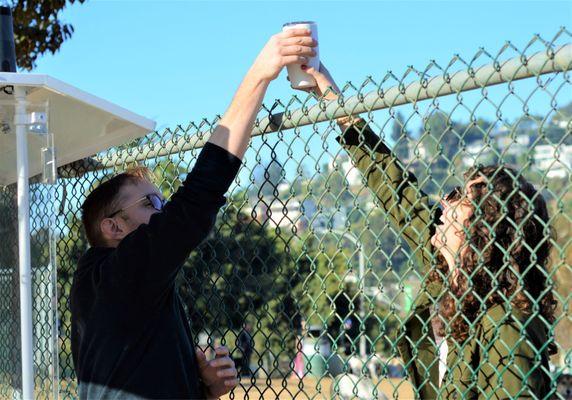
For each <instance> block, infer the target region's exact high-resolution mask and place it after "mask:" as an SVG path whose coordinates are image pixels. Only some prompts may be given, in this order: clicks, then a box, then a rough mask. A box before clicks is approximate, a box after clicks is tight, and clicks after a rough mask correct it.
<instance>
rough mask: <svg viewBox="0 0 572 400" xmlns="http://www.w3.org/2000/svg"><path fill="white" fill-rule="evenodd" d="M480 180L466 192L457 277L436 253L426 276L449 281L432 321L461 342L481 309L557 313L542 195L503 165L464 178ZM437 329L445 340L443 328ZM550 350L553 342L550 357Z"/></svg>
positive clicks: (476, 169) (551, 235)
mask: <svg viewBox="0 0 572 400" xmlns="http://www.w3.org/2000/svg"><path fill="white" fill-rule="evenodd" d="M479 177H483V178H484V179H483V182H480V183H475V184H473V185H472V186H471V188H470V190H471V192H472V195H473V198H472V200H471V201H472V207H473V212H472V215H471V216H470V217H469V218H468V219H467V221H465V226H464V231H465V235H464V236H465V243H464V245H463V250H462V251H461V256H460V260H459V263H460V266H459V268H460V270H461V271H462V273H460V274H457V277H456V278H453V274H450V273H449V267H448V265H447V263H446V262H445V259H444V257H443V256H442V255H441V254H439V255H438V261H437V268H435V269H433V271H432V272H431V274H430V275H429V281H430V282H435V281H438V282H441V283H443V281H444V280H445V279H446V280H447V281H448V284H447V285H446V287H447V288H448V289H449V290H448V291H447V292H446V293H445V294H444V295H443V297H442V298H441V300H440V302H439V315H438V316H437V318H438V319H439V320H440V321H441V322H442V321H447V325H448V327H449V329H450V334H451V336H452V337H453V339H455V340H456V341H458V342H461V343H462V342H464V341H465V340H466V339H467V337H468V336H469V324H470V323H474V322H477V321H478V320H479V319H480V318H482V316H483V315H484V313H483V312H482V308H483V306H485V307H486V308H487V309H489V308H491V307H492V306H494V305H496V304H507V303H510V304H511V306H512V307H513V309H518V310H520V311H521V312H522V313H523V314H524V315H531V314H532V313H533V308H534V309H536V307H538V312H539V314H540V315H541V316H542V317H544V319H546V320H547V321H549V322H553V321H554V312H555V309H556V301H555V299H554V294H553V287H552V285H551V281H550V279H549V273H548V261H549V254H550V250H551V247H552V245H551V242H552V240H553V238H554V233H553V231H552V229H551V226H550V218H549V215H548V208H547V206H546V201H545V200H544V198H543V197H542V194H541V193H540V192H538V191H537V190H536V189H535V188H534V186H533V185H532V184H530V183H529V182H528V181H527V180H526V179H525V178H524V177H523V176H522V175H521V174H520V173H518V172H517V171H516V170H515V169H513V168H509V167H506V166H502V165H493V166H476V167H473V168H471V169H469V170H468V171H467V172H466V173H465V179H466V180H467V181H469V180H473V179H477V178H479ZM439 316H440V317H439ZM437 326H438V327H439V328H438V330H439V331H440V335H442V336H444V335H445V324H444V323H439V322H438V323H437ZM555 350H556V346H555V345H554V343H552V346H550V347H549V352H550V353H551V354H552V353H555V352H556V351H555Z"/></svg>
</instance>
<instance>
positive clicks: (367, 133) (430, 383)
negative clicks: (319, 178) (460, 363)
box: [307, 66, 441, 400]
mask: <svg viewBox="0 0 572 400" xmlns="http://www.w3.org/2000/svg"><path fill="white" fill-rule="evenodd" d="M307 71H308V72H309V73H310V74H312V75H313V76H314V78H315V79H316V81H317V83H318V87H317V90H316V92H317V93H316V94H317V95H319V96H324V97H325V99H327V100H334V99H336V98H337V93H339V89H338V87H337V86H336V85H335V83H334V81H333V79H332V77H331V75H330V73H329V72H328V70H327V69H325V68H324V67H323V66H321V68H320V71H319V72H318V71H315V70H313V69H311V68H310V69H308V70H307ZM328 89H329V90H328ZM338 124H339V125H340V128H341V130H342V135H341V136H340V137H338V138H337V140H338V142H339V143H340V144H341V145H342V146H343V148H344V149H345V150H346V151H347V152H348V154H349V155H350V156H351V158H352V161H353V162H354V164H355V165H356V167H357V168H358V169H359V170H360V172H361V173H362V174H363V176H364V177H365V179H366V184H367V187H368V188H369V189H370V190H371V191H372V192H373V194H375V196H376V197H377V198H378V200H379V203H380V206H381V208H382V210H383V211H384V212H385V214H386V215H387V217H388V219H389V221H390V222H391V224H392V225H393V226H394V227H396V228H397V229H398V230H399V234H400V235H402V236H403V238H404V239H405V241H406V242H407V244H408V245H409V247H410V248H411V252H412V255H413V259H414V260H415V261H416V264H417V267H418V268H419V271H420V278H421V279H422V283H421V290H420V291H419V294H418V295H417V297H416V298H415V302H414V306H413V307H414V309H413V311H412V313H411V314H410V315H409V316H408V318H407V320H406V321H405V322H404V323H403V327H404V334H401V335H400V336H399V339H398V347H399V350H400V353H401V356H402V358H403V361H404V363H405V366H406V367H407V370H408V371H409V377H410V379H411V381H412V383H413V385H414V386H415V388H416V391H417V393H418V394H419V396H420V398H422V399H424V400H425V399H434V398H436V396H437V394H436V389H437V387H438V385H437V381H438V357H437V355H436V348H435V340H434V336H433V334H432V329H431V316H432V310H431V308H430V306H431V305H433V304H434V303H435V299H436V298H437V297H438V295H439V293H440V292H441V287H440V285H439V284H430V285H428V284H426V283H425V279H426V278H427V273H428V272H429V269H430V268H431V263H432V259H433V249H432V246H431V236H432V235H433V233H434V224H433V221H434V220H435V218H434V217H433V216H432V212H431V211H432V208H431V206H430V205H429V201H428V197H427V195H426V194H424V193H423V192H422V191H421V190H420V189H419V187H418V185H417V179H416V178H415V176H414V175H413V174H411V173H409V172H408V171H406V170H405V168H404V167H403V166H402V164H401V162H400V161H399V160H398V159H397V158H396V157H395V155H394V154H393V153H392V152H391V150H390V149H389V148H388V147H387V146H386V145H385V143H383V141H382V140H381V139H380V138H379V137H378V136H377V135H376V134H375V133H374V132H373V131H372V130H371V129H370V128H369V126H368V125H367V124H366V123H365V121H363V120H361V119H360V120H357V121H356V120H353V118H347V119H346V118H343V119H340V120H338Z"/></svg>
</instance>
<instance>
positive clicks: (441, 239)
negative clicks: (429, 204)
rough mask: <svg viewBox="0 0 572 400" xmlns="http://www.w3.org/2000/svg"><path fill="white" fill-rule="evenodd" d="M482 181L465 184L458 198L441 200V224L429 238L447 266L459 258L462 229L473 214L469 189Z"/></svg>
mask: <svg viewBox="0 0 572 400" xmlns="http://www.w3.org/2000/svg"><path fill="white" fill-rule="evenodd" d="M483 181H484V178H477V179H473V180H471V181H469V182H467V184H466V185H465V187H464V188H463V190H462V193H461V194H460V196H458V198H456V199H454V200H447V199H443V200H441V206H442V207H443V214H442V215H441V219H440V221H441V224H440V225H437V227H436V230H435V234H434V235H433V237H432V238H431V244H432V245H433V246H434V247H435V248H436V249H437V250H439V251H440V252H441V254H442V255H443V256H444V257H445V259H447V261H448V262H449V265H451V262H454V261H455V259H456V258H458V257H459V256H460V254H459V251H460V249H461V246H462V245H463V243H464V241H465V232H464V229H463V227H464V226H465V222H466V221H467V220H468V219H469V218H470V217H471V215H472V214H473V209H474V207H473V204H472V202H471V200H472V199H473V195H472V192H471V190H470V188H471V186H472V185H474V184H476V183H481V182H483Z"/></svg>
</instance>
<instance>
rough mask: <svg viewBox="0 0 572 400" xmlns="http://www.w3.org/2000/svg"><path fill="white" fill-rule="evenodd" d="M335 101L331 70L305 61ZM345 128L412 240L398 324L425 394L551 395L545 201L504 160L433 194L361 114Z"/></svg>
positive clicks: (343, 123) (356, 155)
mask: <svg viewBox="0 0 572 400" xmlns="http://www.w3.org/2000/svg"><path fill="white" fill-rule="evenodd" d="M305 70H306V71H307V72H309V73H310V74H311V75H313V76H314V78H315V79H316V81H317V83H318V86H317V87H316V88H315V89H314V92H315V93H316V94H317V95H318V96H323V98H325V99H326V100H333V99H336V98H337V96H338V94H337V93H339V89H338V88H337V86H336V84H335V82H334V80H333V79H332V77H331V75H330V74H329V72H328V71H327V70H326V69H325V68H324V66H321V67H320V71H316V70H315V69H312V68H305ZM338 124H339V126H340V128H341V130H342V132H343V133H342V135H341V136H340V137H338V138H337V140H338V142H339V143H340V144H341V145H342V147H343V148H344V149H345V150H346V151H347V152H348V153H349V154H350V156H351V157H352V160H353V162H354V164H355V165H356V167H357V168H358V169H359V170H360V171H361V173H362V174H363V175H364V177H365V179H366V181H367V186H368V187H369V188H370V189H371V190H372V192H373V193H374V194H375V195H376V196H377V198H378V200H379V204H380V206H381V207H382V209H383V210H384V212H385V214H386V216H387V219H388V220H389V222H390V223H391V224H393V225H394V226H395V227H397V228H398V231H399V232H401V234H402V235H403V237H404V239H405V241H406V242H407V243H408V245H409V247H410V248H411V251H412V255H413V257H412V258H413V259H414V261H415V262H416V263H417V265H418V267H419V268H420V272H421V273H420V276H421V277H422V279H423V282H422V285H421V290H420V293H419V295H418V296H417V298H416V299H415V302H414V306H413V308H412V311H411V314H410V315H409V316H408V318H407V320H406V321H405V323H404V326H403V331H402V332H400V334H399V336H398V337H399V342H398V346H399V350H400V353H401V356H402V358H403V360H404V363H405V366H406V367H407V370H408V373H409V374H408V375H409V378H410V380H411V382H412V383H413V385H414V387H415V390H416V393H417V395H418V396H419V397H420V398H421V399H434V398H446V399H456V398H458V399H460V398H463V399H480V398H483V399H485V398H486V399H509V398H510V399H515V398H519V399H521V398H534V399H540V398H548V397H549V396H551V395H552V394H553V390H554V389H553V388H552V385H551V379H550V375H549V373H550V370H549V364H548V361H549V355H550V354H553V353H555V349H556V345H555V343H554V341H553V338H552V337H551V335H550V333H549V329H548V328H549V327H550V326H551V323H552V322H553V321H554V311H555V307H556V301H555V299H554V296H553V288H552V286H551V280H550V274H549V271H548V261H549V253H550V248H551V241H552V232H551V228H550V218H549V215H548V210H547V206H546V201H545V200H544V198H543V197H542V194H541V193H540V192H539V191H537V190H536V189H535V188H534V186H533V185H532V184H530V183H529V182H528V181H527V180H526V179H525V178H524V177H523V176H522V174H521V172H519V171H516V170H514V169H512V168H509V167H506V166H504V165H495V166H488V167H481V166H476V167H473V168H471V169H469V170H468V171H467V172H466V174H465V184H464V186H463V187H457V188H455V189H453V191H452V192H451V193H449V194H448V195H447V196H445V197H444V198H443V199H442V200H441V202H440V203H441V208H438V207H435V206H433V205H430V203H429V198H428V196H427V195H426V194H425V193H423V192H422V191H421V190H420V189H419V187H418V184H417V180H416V178H415V176H413V174H412V173H410V172H408V171H407V170H406V169H405V168H404V167H403V165H402V164H401V162H400V161H399V160H398V159H397V158H396V156H395V155H394V154H393V153H392V152H391V150H390V149H389V148H388V147H387V146H386V145H385V143H383V141H382V140H381V139H380V137H379V136H377V135H376V134H375V133H374V132H373V131H372V130H371V129H370V128H369V126H368V125H367V124H366V123H365V121H364V120H362V119H356V118H341V119H339V120H338Z"/></svg>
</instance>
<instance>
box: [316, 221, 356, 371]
mask: <svg viewBox="0 0 572 400" xmlns="http://www.w3.org/2000/svg"><path fill="white" fill-rule="evenodd" d="M316 230H317V231H322V232H332V233H336V234H338V235H340V236H342V237H344V238H346V239H347V240H349V241H350V242H352V244H353V245H355V246H356V247H357V249H358V253H359V254H358V256H359V269H358V290H359V318H360V320H361V323H362V324H363V323H364V321H365V255H364V254H363V245H362V244H361V242H360V241H359V240H358V238H357V237H355V235H353V234H352V233H350V232H347V231H340V230H337V229H332V230H331V231H328V230H326V229H323V228H318V229H316ZM366 348H367V346H366V337H365V332H362V334H361V336H360V339H359V354H360V357H361V358H362V359H364V360H365V358H366V357H367V351H366Z"/></svg>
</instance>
